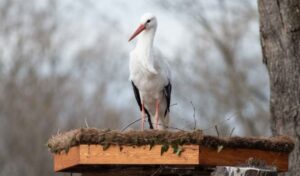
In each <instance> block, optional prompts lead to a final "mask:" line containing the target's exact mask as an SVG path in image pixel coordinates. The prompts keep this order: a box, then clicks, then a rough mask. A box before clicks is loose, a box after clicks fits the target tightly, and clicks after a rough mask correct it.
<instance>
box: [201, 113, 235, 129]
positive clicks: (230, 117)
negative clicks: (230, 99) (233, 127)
mask: <svg viewBox="0 0 300 176" xmlns="http://www.w3.org/2000/svg"><path fill="white" fill-rule="evenodd" d="M234 114H235V113H234ZM234 114H232V115H231V116H229V117H228V118H226V119H224V120H221V121H219V122H218V123H215V124H214V125H212V126H210V127H208V128H206V129H203V130H202V131H206V130H210V129H212V128H214V127H215V126H216V125H220V124H222V123H224V122H226V121H228V120H230V119H232V118H233V117H234Z"/></svg>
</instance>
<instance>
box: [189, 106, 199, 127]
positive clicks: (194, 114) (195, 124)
mask: <svg viewBox="0 0 300 176" xmlns="http://www.w3.org/2000/svg"><path fill="white" fill-rule="evenodd" d="M190 103H191V105H192V107H193V111H194V113H193V118H194V130H196V126H197V121H196V108H195V106H194V104H193V102H192V101H190Z"/></svg>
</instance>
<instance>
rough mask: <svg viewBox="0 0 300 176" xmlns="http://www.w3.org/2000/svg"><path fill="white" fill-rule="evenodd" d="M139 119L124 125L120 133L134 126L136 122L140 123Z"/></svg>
mask: <svg viewBox="0 0 300 176" xmlns="http://www.w3.org/2000/svg"><path fill="white" fill-rule="evenodd" d="M140 120H141V118H138V119H136V120H135V121H133V122H131V123H129V124H128V125H126V126H125V127H124V128H122V130H121V132H123V131H125V130H126V129H127V128H129V127H130V126H131V125H133V124H135V123H136V122H138V121H140Z"/></svg>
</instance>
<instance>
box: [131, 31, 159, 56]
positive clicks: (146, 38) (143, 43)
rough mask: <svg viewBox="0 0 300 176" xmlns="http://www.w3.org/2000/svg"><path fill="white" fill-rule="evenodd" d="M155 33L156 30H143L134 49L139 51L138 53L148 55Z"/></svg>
mask: <svg viewBox="0 0 300 176" xmlns="http://www.w3.org/2000/svg"><path fill="white" fill-rule="evenodd" d="M155 31H156V28H151V29H148V30H144V31H143V32H142V33H141V34H140V35H139V38H138V42H137V45H136V47H137V49H138V50H140V52H144V53H145V54H149V53H150V52H151V51H152V49H153V41H154V36H155Z"/></svg>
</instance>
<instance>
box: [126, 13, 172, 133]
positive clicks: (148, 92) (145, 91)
mask: <svg viewBox="0 0 300 176" xmlns="http://www.w3.org/2000/svg"><path fill="white" fill-rule="evenodd" d="M156 28H157V20H156V17H155V16H154V15H152V14H151V13H146V14H144V15H142V17H141V19H140V25H139V27H138V28H137V29H136V31H135V32H134V33H133V34H132V36H131V37H130V38H129V42H130V41H131V40H132V39H134V38H135V37H137V36H138V41H137V44H136V47H135V48H134V49H133V50H132V51H131V52H130V63H129V70H130V78H129V80H130V81H131V83H132V87H133V91H134V94H135V98H136V100H137V103H138V105H139V107H140V111H141V118H142V121H141V129H142V130H144V122H145V116H146V114H147V116H148V121H149V126H150V128H153V124H152V122H153V121H154V127H155V129H159V130H162V129H166V128H168V124H169V112H170V102H171V90H172V84H171V72H170V69H169V66H168V64H167V62H166V61H165V60H164V59H163V58H160V57H157V54H156V52H155V50H154V48H153V41H154V36H155V32H156ZM153 118H154V119H153Z"/></svg>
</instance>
